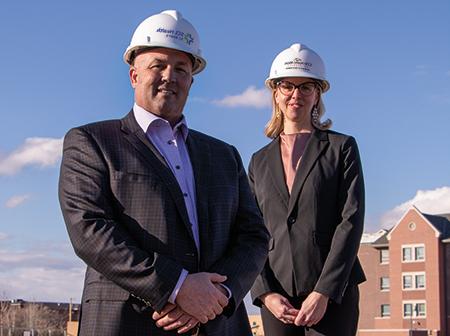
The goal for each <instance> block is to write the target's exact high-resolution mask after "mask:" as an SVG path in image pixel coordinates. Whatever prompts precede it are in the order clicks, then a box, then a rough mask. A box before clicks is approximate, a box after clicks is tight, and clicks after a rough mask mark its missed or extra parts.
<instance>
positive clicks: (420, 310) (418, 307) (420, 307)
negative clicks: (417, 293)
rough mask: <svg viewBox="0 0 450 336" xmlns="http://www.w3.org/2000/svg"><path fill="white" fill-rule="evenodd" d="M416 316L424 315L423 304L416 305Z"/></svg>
mask: <svg viewBox="0 0 450 336" xmlns="http://www.w3.org/2000/svg"><path fill="white" fill-rule="evenodd" d="M416 312H417V316H420V317H424V316H426V313H425V303H416Z"/></svg>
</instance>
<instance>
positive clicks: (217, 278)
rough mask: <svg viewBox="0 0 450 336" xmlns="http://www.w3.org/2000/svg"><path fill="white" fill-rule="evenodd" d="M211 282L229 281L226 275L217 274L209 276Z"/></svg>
mask: <svg viewBox="0 0 450 336" xmlns="http://www.w3.org/2000/svg"><path fill="white" fill-rule="evenodd" d="M209 280H210V281H211V282H224V281H225V280H227V276H226V275H221V274H217V273H210V274H209Z"/></svg>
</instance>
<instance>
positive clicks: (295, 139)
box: [280, 133, 311, 194]
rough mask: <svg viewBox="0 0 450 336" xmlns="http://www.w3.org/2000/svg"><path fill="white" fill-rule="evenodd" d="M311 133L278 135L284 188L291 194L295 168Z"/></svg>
mask: <svg viewBox="0 0 450 336" xmlns="http://www.w3.org/2000/svg"><path fill="white" fill-rule="evenodd" d="M310 136H311V133H294V134H284V133H281V134H280V138H281V142H280V145H281V158H282V160H283V168H284V177H285V180H286V186H287V188H288V190H289V194H290V193H291V189H292V185H293V183H294V179H295V174H296V173H297V168H298V166H299V165H300V161H301V159H302V156H303V152H304V151H305V148H306V144H307V143H308V140H309V138H310Z"/></svg>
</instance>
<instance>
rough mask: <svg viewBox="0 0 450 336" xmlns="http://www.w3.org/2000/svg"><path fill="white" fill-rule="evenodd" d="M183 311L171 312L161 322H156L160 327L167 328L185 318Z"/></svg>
mask: <svg viewBox="0 0 450 336" xmlns="http://www.w3.org/2000/svg"><path fill="white" fill-rule="evenodd" d="M183 314H184V313H183V311H182V310H181V309H179V308H178V309H174V310H172V311H171V312H169V313H168V314H167V315H166V316H163V317H162V318H160V319H159V320H157V321H156V325H157V326H158V327H165V326H167V325H169V324H171V323H173V322H175V321H178V319H179V318H180V317H181V316H183Z"/></svg>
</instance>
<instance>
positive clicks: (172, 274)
mask: <svg viewBox="0 0 450 336" xmlns="http://www.w3.org/2000/svg"><path fill="white" fill-rule="evenodd" d="M130 197H132V195H130ZM59 200H60V205H61V209H62V213H63V216H64V220H65V222H66V226H67V230H68V233H69V237H70V240H71V242H72V245H73V247H74V249H75V252H76V254H77V255H78V256H79V257H80V258H81V259H82V260H84V262H85V263H86V264H87V265H88V266H90V267H92V268H93V269H95V270H96V271H97V272H99V273H101V274H102V275H104V276H105V277H106V278H107V279H109V280H110V281H112V282H114V283H115V284H116V285H118V286H120V287H122V288H123V289H125V290H127V291H129V292H130V293H131V294H133V295H135V296H136V297H138V298H141V299H142V300H144V301H146V304H148V305H149V306H151V307H152V308H153V309H155V310H160V309H162V307H163V306H164V305H165V304H166V302H167V300H168V298H169V296H170V294H171V292H172V290H173V288H174V287H175V285H176V282H177V280H178V278H179V276H180V274H181V271H182V267H181V266H180V265H178V264H177V263H176V262H175V261H174V260H172V259H170V258H168V257H166V256H163V255H159V254H157V253H149V252H148V251H144V250H142V249H141V248H139V246H138V244H136V242H135V241H134V239H133V238H132V236H130V234H129V232H127V229H126V227H124V225H122V224H121V220H120V216H119V214H118V209H117V205H116V204H115V200H114V197H113V194H112V192H111V189H110V177H109V171H108V167H107V163H106V159H105V157H104V155H103V154H102V151H101V149H100V147H99V146H98V144H97V143H96V141H95V140H94V138H93V136H91V135H90V134H89V133H88V132H86V131H85V130H83V129H72V130H71V131H69V132H68V134H67V135H66V137H65V140H64V148H63V158H62V163H61V172H60V180H59Z"/></svg>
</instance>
